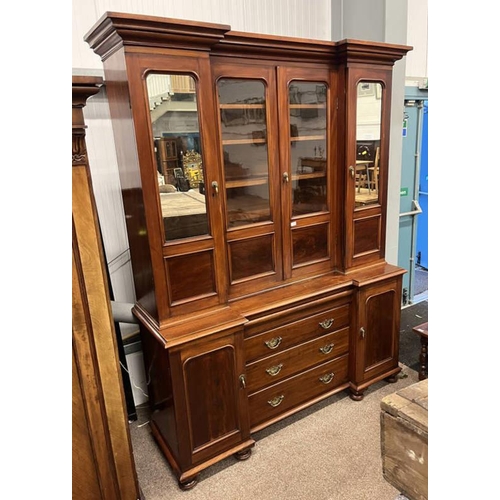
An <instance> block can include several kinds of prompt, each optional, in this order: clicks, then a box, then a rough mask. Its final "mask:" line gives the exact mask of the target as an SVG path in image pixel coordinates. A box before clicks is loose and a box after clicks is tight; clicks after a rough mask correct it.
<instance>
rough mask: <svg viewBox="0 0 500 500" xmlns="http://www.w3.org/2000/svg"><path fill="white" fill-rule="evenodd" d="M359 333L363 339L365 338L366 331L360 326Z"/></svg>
mask: <svg viewBox="0 0 500 500" xmlns="http://www.w3.org/2000/svg"><path fill="white" fill-rule="evenodd" d="M359 333H360V335H361V338H362V339H364V338H365V335H366V332H365V329H364V328H363V327H361V328H360V329H359Z"/></svg>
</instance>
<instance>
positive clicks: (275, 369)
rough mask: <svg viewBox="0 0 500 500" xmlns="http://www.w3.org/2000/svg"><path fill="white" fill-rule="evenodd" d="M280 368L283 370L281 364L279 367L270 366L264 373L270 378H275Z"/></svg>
mask: <svg viewBox="0 0 500 500" xmlns="http://www.w3.org/2000/svg"><path fill="white" fill-rule="evenodd" d="M282 368H283V363H280V364H279V365H276V366H271V368H268V369H267V370H266V372H267V373H268V374H269V375H271V377H275V376H276V375H278V373H279V372H280V371H281V369H282Z"/></svg>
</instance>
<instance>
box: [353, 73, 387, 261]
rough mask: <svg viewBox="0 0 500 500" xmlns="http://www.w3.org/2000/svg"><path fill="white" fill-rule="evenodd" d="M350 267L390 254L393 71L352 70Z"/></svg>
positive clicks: (379, 259) (381, 258) (380, 258)
mask: <svg viewBox="0 0 500 500" xmlns="http://www.w3.org/2000/svg"><path fill="white" fill-rule="evenodd" d="M346 81H347V85H346V99H347V101H346V104H347V127H346V156H345V160H346V164H345V167H346V172H345V173H346V177H345V178H346V192H345V194H346V210H345V220H346V222H345V227H346V231H345V248H346V252H345V267H346V268H347V269H349V268H352V267H357V266H361V265H365V264H369V263H372V262H376V261H381V260H383V258H384V257H385V226H386V203H387V177H388V157H389V125H390V109H391V103H390V96H391V71H390V70H385V69H380V68H376V69H375V68H373V67H371V66H367V67H364V66H363V67H352V68H349V69H348V71H347V80H346Z"/></svg>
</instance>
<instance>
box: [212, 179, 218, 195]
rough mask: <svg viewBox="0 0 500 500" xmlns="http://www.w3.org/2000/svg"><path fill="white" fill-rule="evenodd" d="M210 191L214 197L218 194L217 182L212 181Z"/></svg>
mask: <svg viewBox="0 0 500 500" xmlns="http://www.w3.org/2000/svg"><path fill="white" fill-rule="evenodd" d="M212 191H213V195H214V196H215V195H216V194H218V193H219V184H218V182H217V181H212Z"/></svg>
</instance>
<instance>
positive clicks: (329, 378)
mask: <svg viewBox="0 0 500 500" xmlns="http://www.w3.org/2000/svg"><path fill="white" fill-rule="evenodd" d="M333 377H335V373H329V374H328V375H323V376H322V377H319V380H320V381H321V382H323V384H329V383H330V382H331V381H332V380H333Z"/></svg>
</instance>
